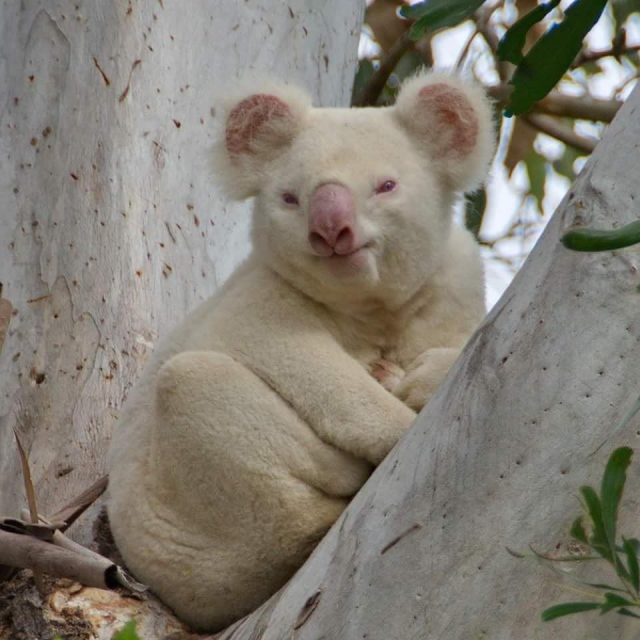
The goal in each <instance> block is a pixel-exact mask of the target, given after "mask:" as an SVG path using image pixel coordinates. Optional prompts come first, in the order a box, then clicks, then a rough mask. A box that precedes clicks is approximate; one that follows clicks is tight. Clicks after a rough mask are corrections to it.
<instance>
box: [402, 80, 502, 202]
mask: <svg viewBox="0 0 640 640" xmlns="http://www.w3.org/2000/svg"><path fill="white" fill-rule="evenodd" d="M394 111H395V115H396V117H397V118H398V119H399V120H400V122H401V124H402V126H403V127H405V128H406V129H407V130H408V132H409V135H410V136H411V138H412V139H413V140H414V142H415V143H416V144H417V145H418V147H422V148H423V149H424V150H425V151H426V152H427V153H428V155H429V157H430V158H431V160H432V161H433V163H434V167H435V168H436V169H437V170H439V171H441V172H442V174H443V177H444V178H445V179H446V180H448V181H449V183H450V188H451V189H452V190H454V191H471V190H473V189H475V188H477V187H478V186H479V185H480V184H481V183H482V181H483V179H484V178H485V177H486V173H487V169H488V165H489V162H490V161H491V159H492V157H493V153H494V151H495V131H494V125H493V116H492V112H491V106H490V103H489V101H488V99H487V97H486V95H485V93H484V91H482V89H480V88H479V87H477V86H475V85H473V84H470V83H468V82H463V81H461V80H460V79H458V78H455V77H452V76H448V75H445V74H438V73H428V74H423V75H419V76H416V77H414V78H411V79H410V80H409V81H407V82H406V83H405V84H404V85H403V86H402V88H401V90H400V93H399V94H398V99H397V101H396V105H395V107H394Z"/></svg>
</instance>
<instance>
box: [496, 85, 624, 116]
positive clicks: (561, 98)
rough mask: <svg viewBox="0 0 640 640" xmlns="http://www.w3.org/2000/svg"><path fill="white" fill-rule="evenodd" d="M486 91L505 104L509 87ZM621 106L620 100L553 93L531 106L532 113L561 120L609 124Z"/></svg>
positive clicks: (498, 87) (509, 90) (500, 86)
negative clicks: (592, 121)
mask: <svg viewBox="0 0 640 640" xmlns="http://www.w3.org/2000/svg"><path fill="white" fill-rule="evenodd" d="M486 91H487V93H488V94H489V95H490V96H491V97H492V98H494V100H497V101H498V102H506V101H507V99H508V97H509V93H510V92H511V87H509V86H508V85H506V84H500V85H494V86H492V87H486ZM621 106H622V101H621V100H599V99H597V98H591V97H590V96H567V95H564V94H562V93H559V92H558V91H554V92H552V93H550V94H549V95H548V96H547V97H546V98H543V99H542V100H540V101H539V102H536V104H535V105H534V106H533V111H534V112H536V113H545V114H547V115H552V116H558V117H561V118H574V119H576V120H595V121H599V122H611V121H612V120H613V118H614V117H615V115H616V113H618V110H619V109H620V107H621Z"/></svg>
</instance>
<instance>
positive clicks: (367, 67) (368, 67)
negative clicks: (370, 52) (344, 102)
mask: <svg viewBox="0 0 640 640" xmlns="http://www.w3.org/2000/svg"><path fill="white" fill-rule="evenodd" d="M374 71H375V69H374V68H373V61H372V60H369V59H368V58H363V59H362V60H359V61H358V69H357V70H356V77H355V79H354V81H353V91H352V93H351V102H352V103H354V104H355V103H357V101H358V98H359V97H360V95H361V94H362V92H363V91H364V89H365V87H366V86H367V84H368V83H369V80H370V79H371V76H372V75H373V74H374Z"/></svg>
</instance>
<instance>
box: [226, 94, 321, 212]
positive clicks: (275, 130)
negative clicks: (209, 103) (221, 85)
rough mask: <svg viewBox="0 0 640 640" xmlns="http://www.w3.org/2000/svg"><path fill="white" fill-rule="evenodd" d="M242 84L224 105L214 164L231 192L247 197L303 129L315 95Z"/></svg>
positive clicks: (234, 195)
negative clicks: (312, 96)
mask: <svg viewBox="0 0 640 640" xmlns="http://www.w3.org/2000/svg"><path fill="white" fill-rule="evenodd" d="M250 86H252V88H253V89H254V91H252V92H247V91H246V90H245V91H242V89H240V90H239V91H237V92H236V93H235V95H234V96H233V97H230V98H228V99H227V100H225V104H224V105H223V109H222V111H223V114H224V116H223V117H224V131H223V132H222V134H221V136H220V138H219V140H218V142H217V144H216V148H215V154H214V169H215V172H216V174H217V176H218V178H219V180H220V184H221V186H222V188H223V190H224V191H225V193H226V195H227V196H228V197H230V198H232V199H234V200H244V199H246V198H249V197H251V196H254V195H256V194H257V192H258V191H259V190H260V185H261V183H262V179H263V177H264V176H265V165H267V164H268V162H269V161H270V160H273V159H274V158H275V157H277V155H278V154H279V153H282V151H283V150H284V149H286V148H287V147H288V146H289V145H290V144H291V142H292V141H293V140H294V138H295V137H296V136H297V135H298V134H299V133H300V131H301V130H302V128H303V127H304V124H305V122H306V118H307V114H308V111H309V108H310V106H311V101H310V99H309V96H308V95H307V94H305V93H304V92H303V91H301V90H300V89H297V88H294V87H289V86H286V85H266V86H265V85H264V83H263V84H262V85H260V86H259V90H258V91H255V89H256V83H255V82H253V83H252V85H250Z"/></svg>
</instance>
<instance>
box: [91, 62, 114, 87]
mask: <svg viewBox="0 0 640 640" xmlns="http://www.w3.org/2000/svg"><path fill="white" fill-rule="evenodd" d="M93 64H94V65H95V67H96V69H97V70H98V71H99V72H100V75H101V76H102V79H103V80H104V83H105V84H106V85H107V87H108V86H109V85H110V84H111V80H109V76H107V74H106V73H105V72H104V71H103V70H102V67H101V66H100V63H99V62H98V59H97V58H96V57H95V56H94V58H93Z"/></svg>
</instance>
